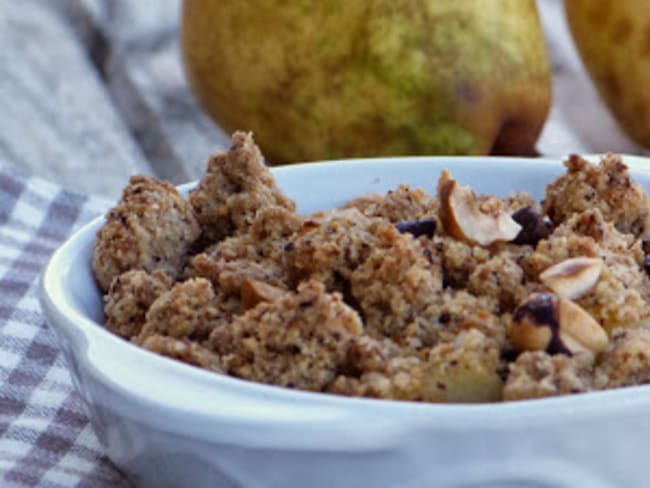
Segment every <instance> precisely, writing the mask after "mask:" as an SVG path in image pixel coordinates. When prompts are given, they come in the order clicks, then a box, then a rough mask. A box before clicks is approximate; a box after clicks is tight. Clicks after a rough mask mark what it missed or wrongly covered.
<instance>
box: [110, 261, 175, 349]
mask: <svg viewBox="0 0 650 488" xmlns="http://www.w3.org/2000/svg"><path fill="white" fill-rule="evenodd" d="M171 286H172V280H171V278H169V276H167V274H166V273H164V272H163V271H160V270H157V271H154V272H153V273H151V274H149V273H147V272H146V271H143V270H131V271H127V272H126V273H122V274H121V275H119V276H117V277H115V279H114V280H113V282H112V283H111V286H110V288H109V290H108V292H107V293H106V295H105V296H104V303H105V305H104V315H105V316H106V328H107V329H109V330H110V331H112V332H114V333H115V334H117V335H119V336H121V337H124V338H125V339H129V338H131V337H133V336H137V335H138V334H139V333H140V330H141V329H142V326H143V325H144V322H145V315H146V313H147V310H149V307H150V306H151V304H152V303H153V302H154V301H155V300H156V299H157V298H158V297H159V296H160V295H162V294H163V293H164V292H166V291H167V290H169V289H170V288H171Z"/></svg>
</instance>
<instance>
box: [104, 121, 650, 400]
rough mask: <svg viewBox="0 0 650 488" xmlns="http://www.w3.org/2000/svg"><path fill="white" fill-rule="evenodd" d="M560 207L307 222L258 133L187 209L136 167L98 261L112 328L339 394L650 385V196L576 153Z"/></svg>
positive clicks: (551, 392)
mask: <svg viewBox="0 0 650 488" xmlns="http://www.w3.org/2000/svg"><path fill="white" fill-rule="evenodd" d="M565 166H566V168H567V171H566V173H565V174H564V175H563V176H561V177H560V178H558V179H557V180H556V181H553V182H551V183H550V184H549V185H548V186H547V189H546V195H545V197H544V200H543V201H542V202H541V204H540V203H538V202H535V201H534V200H533V199H531V198H530V197H529V196H528V194H526V193H525V192H522V193H517V194H513V195H511V196H510V197H508V198H497V197H495V196H490V195H483V196H480V195H476V194H475V192H474V191H472V189H471V188H469V187H467V186H463V185H462V184H461V183H459V182H457V181H456V180H455V179H454V178H453V176H452V175H451V174H450V173H449V172H448V171H444V172H443V173H442V174H441V175H440V178H439V181H438V188H437V194H435V195H432V194H429V193H428V192H426V191H425V190H423V189H421V188H412V187H410V186H408V185H400V186H398V187H397V188H395V189H394V190H393V191H389V192H388V193H387V194H385V195H379V194H371V195H365V196H360V197H358V198H355V199H353V200H351V201H350V202H348V203H346V204H345V205H342V206H341V207H339V208H334V209H331V210H327V211H320V212H316V213H314V214H311V215H299V214H297V213H296V211H295V208H296V207H295V204H294V202H293V201H291V199H289V198H288V197H287V196H286V195H284V194H283V193H282V191H281V190H280V189H279V188H278V187H277V186H276V184H275V180H274V178H273V176H272V174H271V172H270V171H269V169H268V168H267V167H266V165H265V163H264V159H263V156H262V154H261V153H260V151H259V149H258V148H257V146H256V145H255V143H254V141H253V138H252V136H251V134H249V133H243V132H237V133H235V134H234V135H233V137H232V145H231V148H230V149H229V150H228V151H225V152H222V153H219V154H216V155H214V156H213V157H212V158H211V159H210V160H209V161H208V164H207V172H206V174H205V176H204V177H203V178H202V179H201V180H200V181H199V183H198V185H197V187H196V188H195V189H194V190H192V191H190V193H189V196H188V197H187V198H184V197H182V196H181V195H179V193H178V192H177V191H176V189H175V188H173V187H172V186H171V185H170V184H169V183H167V182H163V181H159V180H157V179H155V178H151V177H144V176H135V177H133V178H131V180H130V183H129V185H128V186H127V187H126V188H125V190H124V192H123V195H122V198H121V200H120V201H119V202H118V204H117V205H116V206H115V207H114V208H113V209H111V210H110V211H109V212H108V214H107V216H106V223H105V225H104V226H103V227H102V228H101V229H100V230H99V232H98V234H97V240H96V243H95V247H94V254H93V262H92V265H93V271H94V274H95V278H96V280H97V284H98V286H99V288H100V290H101V291H102V293H103V294H104V303H105V307H104V312H105V326H106V328H107V329H109V330H110V331H112V332H113V333H115V334H117V335H119V336H120V337H122V338H124V339H126V340H129V341H131V342H133V343H135V344H137V345H139V346H141V347H143V348H146V349H148V350H150V351H153V352H156V353H159V354H161V355H164V356H167V357H170V358H173V359H176V360H179V361H183V362H186V363H188V364H192V365H194V366H198V367H201V368H205V369H208V370H210V371H213V372H215V373H217V374H227V375H232V376H236V377H238V378H242V379H245V380H250V381H257V382H262V383H269V384H274V385H278V386H284V387H289V388H297V389H302V390H309V391H316V392H324V393H330V394H338V395H348V396H360V397H372V398H381V399H396V400H408V401H421V402H496V401H510V400H523V399H532V398H540V397H548V396H555V395H567V394H577V393H583V392H589V391H595V390H601V389H607V388H618V387H624V386H633V385H640V384H647V383H650V327H649V326H648V325H649V324H650V278H649V277H648V273H649V272H650V241H646V239H649V238H650V199H649V197H648V195H647V194H646V192H645V191H644V190H643V189H642V188H641V187H640V186H639V185H637V184H635V183H634V182H633V181H632V180H631V178H630V175H629V173H628V169H627V167H626V166H625V165H624V164H623V162H622V160H621V158H619V157H617V156H614V155H607V156H605V157H604V158H603V159H602V161H601V162H600V164H598V165H594V164H591V163H589V162H587V161H585V160H584V159H582V158H580V157H579V156H571V157H570V158H569V159H568V160H567V161H566V162H565Z"/></svg>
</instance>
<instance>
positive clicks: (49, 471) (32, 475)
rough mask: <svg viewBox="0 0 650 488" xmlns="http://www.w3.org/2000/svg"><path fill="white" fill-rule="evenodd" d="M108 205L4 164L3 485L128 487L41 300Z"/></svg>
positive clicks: (0, 290)
mask: <svg viewBox="0 0 650 488" xmlns="http://www.w3.org/2000/svg"><path fill="white" fill-rule="evenodd" d="M107 206H108V202H105V201H103V200H100V199H95V198H88V197H84V196H81V195H77V194H73V193H70V192H67V191H63V190H61V189H60V188H58V187H57V186H55V185H52V184H49V183H46V182H44V181H42V180H39V179H37V178H28V177H25V176H23V175H21V174H19V173H18V172H16V171H15V170H10V169H7V168H2V167H0V487H7V488H9V487H26V486H30V487H31V486H38V487H44V488H50V487H51V488H59V487H71V486H77V487H109V486H110V487H125V486H128V484H127V482H126V480H125V478H124V477H123V475H122V474H121V473H120V472H119V471H118V470H117V469H116V468H115V466H113V465H112V464H111V462H110V461H109V460H108V459H107V458H106V457H105V456H104V455H103V453H102V449H101V447H100V446H99V443H98V441H97V438H96V437H95V434H94V432H93V430H92V428H91V426H90V424H89V422H88V416H87V414H86V410H85V408H84V406H83V404H82V402H81V398H80V396H79V395H78V394H77V393H76V391H75V390H74V388H73V385H72V382H71V379H70V375H69V373H68V370H67V368H66V364H65V362H64V359H63V356H62V354H61V352H60V351H59V348H58V346H57V342H56V339H55V336H54V334H53V332H52V331H50V330H49V328H48V326H47V325H46V324H45V323H44V320H43V316H42V314H41V310H40V307H39V304H38V300H37V290H38V286H37V283H38V276H39V274H40V272H41V269H42V268H43V266H44V265H45V264H46V263H47V260H48V257H49V256H50V254H51V253H52V251H54V250H55V249H56V248H57V246H58V245H59V244H60V243H61V242H62V241H63V240H64V239H65V238H66V237H67V236H68V235H69V234H70V233H71V232H72V231H73V230H74V229H76V228H77V227H78V226H79V225H81V224H82V223H84V222H86V221H88V220H89V219H90V218H91V217H93V216H95V215H97V214H99V213H101V212H102V211H103V210H105V209H106V208H107Z"/></svg>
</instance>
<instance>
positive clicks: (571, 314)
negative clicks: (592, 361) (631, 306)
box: [509, 293, 608, 355]
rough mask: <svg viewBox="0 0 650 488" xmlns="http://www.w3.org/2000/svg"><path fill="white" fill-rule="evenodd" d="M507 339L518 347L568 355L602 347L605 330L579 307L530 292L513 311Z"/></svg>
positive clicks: (605, 344)
mask: <svg viewBox="0 0 650 488" xmlns="http://www.w3.org/2000/svg"><path fill="white" fill-rule="evenodd" d="M509 336H510V341H511V342H512V345H513V346H514V348H515V349H516V350H518V351H546V352H548V353H549V354H558V353H561V354H567V355H572V354H576V353H579V352H585V351H589V352H592V353H599V352H602V351H603V350H605V348H606V347H607V343H608V337H607V334H606V333H605V330H604V329H603V328H602V327H601V326H600V324H599V323H598V322H596V321H595V320H594V319H593V317H592V316H591V315H589V313H587V312H586V311H585V310H584V309H583V308H582V307H580V306H579V305H577V304H576V303H574V302H572V301H571V300H569V299H567V298H562V297H559V296H557V295H554V294H552V293H534V294H532V295H530V296H529V297H528V298H527V299H526V300H525V301H524V302H523V303H522V304H521V305H519V307H517V309H516V310H515V313H514V315H513V321H512V327H511V329H510V331H509Z"/></svg>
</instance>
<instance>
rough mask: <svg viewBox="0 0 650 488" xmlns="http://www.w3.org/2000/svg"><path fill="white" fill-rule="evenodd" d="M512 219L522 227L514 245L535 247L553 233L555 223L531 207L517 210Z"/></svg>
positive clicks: (514, 240)
mask: <svg viewBox="0 0 650 488" xmlns="http://www.w3.org/2000/svg"><path fill="white" fill-rule="evenodd" d="M512 219H513V220H514V221H515V222H517V223H518V224H519V225H521V230H520V231H519V234H517V237H515V238H514V239H513V241H512V242H513V243H514V244H519V245H522V244H530V245H532V246H535V245H537V243H538V242H539V241H541V240H542V239H545V238H547V237H548V236H550V235H551V232H553V223H552V222H551V221H550V220H549V219H547V218H544V217H542V216H541V215H540V214H538V213H537V212H535V211H534V210H533V209H532V208H530V207H524V208H522V209H519V210H517V211H516V212H515V213H513V214H512Z"/></svg>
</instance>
